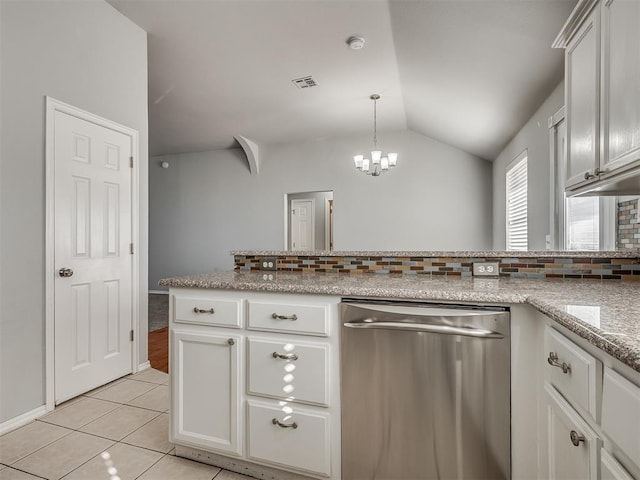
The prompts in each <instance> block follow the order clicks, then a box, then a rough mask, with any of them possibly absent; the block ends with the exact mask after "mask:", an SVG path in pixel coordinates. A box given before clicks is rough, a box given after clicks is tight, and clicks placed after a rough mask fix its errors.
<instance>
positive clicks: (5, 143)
mask: <svg viewBox="0 0 640 480" xmlns="http://www.w3.org/2000/svg"><path fill="white" fill-rule="evenodd" d="M0 22H1V23H0V45H1V47H0V48H1V50H0V57H1V65H0V67H1V86H0V98H1V101H2V108H1V111H2V112H1V122H2V132H1V137H0V139H1V147H0V155H1V158H2V161H1V163H0V171H1V175H0V181H1V185H0V186H1V188H0V234H1V237H0V242H1V251H0V264H1V267H2V268H1V271H0V298H1V301H0V423H2V422H5V421H7V420H9V419H12V418H14V417H16V416H18V415H21V414H23V413H25V412H29V411H31V410H33V409H35V408H37V407H40V406H42V405H44V403H45V351H44V344H45V311H44V308H45V290H44V281H45V278H44V274H45V258H44V245H45V190H44V187H45V162H44V128H45V121H44V118H45V117H44V113H45V95H48V96H51V97H53V98H56V99H57V100H61V101H63V102H66V103H70V104H72V105H74V106H77V107H79V108H82V109H85V110H88V111H90V112H92V113H95V114H97V115H101V116H103V117H106V118H109V119H111V120H114V121H116V122H119V123H122V124H124V125H127V126H129V127H131V128H134V129H136V130H138V131H139V133H140V186H141V189H140V200H141V204H140V234H141V238H140V240H141V242H140V245H139V246H138V247H139V248H138V252H139V255H141V271H140V290H141V305H140V321H141V323H142V326H143V327H144V329H143V330H142V332H141V333H142V335H140V355H141V358H140V361H141V362H143V361H146V358H147V344H146V323H147V314H146V311H147V300H146V299H147V294H146V290H147V278H148V277H147V256H146V254H145V252H147V241H148V238H147V228H148V226H147V210H148V203H147V196H148V192H147V181H148V170H147V166H148V148H147V145H148V139H147V131H148V128H147V66H146V65H147V41H146V33H145V32H144V31H142V30H141V29H140V28H138V27H137V26H135V25H134V24H133V23H131V22H130V21H129V20H128V19H126V18H125V17H123V16H122V15H121V14H120V13H118V12H117V11H116V10H115V9H113V8H112V7H111V6H110V5H109V4H107V3H106V2H103V1H102V0H86V1H82V2H80V1H55V2H51V1H5V0H3V1H2V2H0Z"/></svg>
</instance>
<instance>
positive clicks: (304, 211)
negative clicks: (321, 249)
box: [291, 199, 315, 251]
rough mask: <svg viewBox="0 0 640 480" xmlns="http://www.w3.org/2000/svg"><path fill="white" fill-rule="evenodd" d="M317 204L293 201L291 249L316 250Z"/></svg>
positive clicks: (306, 201) (311, 201) (307, 201)
mask: <svg viewBox="0 0 640 480" xmlns="http://www.w3.org/2000/svg"><path fill="white" fill-rule="evenodd" d="M314 210H315V202H314V200H313V199H309V200H291V249H292V250H302V251H304V250H307V251H308V250H315V228H314V225H315V223H314V222H315V211H314Z"/></svg>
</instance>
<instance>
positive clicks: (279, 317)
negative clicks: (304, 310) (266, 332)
mask: <svg viewBox="0 0 640 480" xmlns="http://www.w3.org/2000/svg"><path fill="white" fill-rule="evenodd" d="M271 318H273V319H274V320H291V321H292V322H295V321H296V320H297V319H298V316H297V315H296V314H295V313H294V314H293V315H278V314H277V313H272V314H271Z"/></svg>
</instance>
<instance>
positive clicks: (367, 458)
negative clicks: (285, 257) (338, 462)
mask: <svg viewBox="0 0 640 480" xmlns="http://www.w3.org/2000/svg"><path fill="white" fill-rule="evenodd" d="M341 314H342V332H341V335H342V337H341V388H342V393H341V395H342V402H341V403H342V478H343V480H369V479H371V480H373V479H375V480H422V479H447V480H453V479H491V480H496V479H507V478H510V476H511V428H510V427H511V419H510V417H511V401H510V399H511V395H510V392H511V390H510V371H511V369H510V358H511V355H510V351H511V348H510V343H511V342H510V322H509V311H508V309H507V308H502V307H487V308H485V307H471V306H455V305H454V306H452V305H433V304H425V303H417V302H416V303H413V302H387V301H379V302H373V301H369V300H367V301H366V302H365V301H362V300H357V299H344V300H343V303H342V306H341Z"/></svg>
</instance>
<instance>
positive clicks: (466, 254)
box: [230, 250, 640, 258]
mask: <svg viewBox="0 0 640 480" xmlns="http://www.w3.org/2000/svg"><path fill="white" fill-rule="evenodd" d="M230 254H231V255H234V256H235V255H242V256H248V255H252V256H258V257H264V256H272V257H286V256H296V257H302V256H304V257H434V258H441V257H452V258H513V257H516V258H638V257H640V253H639V252H638V251H637V250H630V251H626V250H614V251H608V252H607V251H580V250H539V251H535V250H526V251H520V250H517V251H515V250H508V251H498V250H486V251H479V250H468V251H466V250H460V251H443V250H435V251H420V250H416V251H404V250H398V251H393V250H381V251H376V250H365V251H356V250H344V251H340V250H330V251H329V250H315V251H298V250H232V251H231V252H230Z"/></svg>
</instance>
